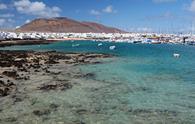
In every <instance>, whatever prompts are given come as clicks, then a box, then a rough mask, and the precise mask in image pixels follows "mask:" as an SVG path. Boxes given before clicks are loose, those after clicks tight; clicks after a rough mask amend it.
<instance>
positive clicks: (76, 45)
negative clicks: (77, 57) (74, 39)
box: [72, 44, 80, 47]
mask: <svg viewBox="0 0 195 124" xmlns="http://www.w3.org/2000/svg"><path fill="white" fill-rule="evenodd" d="M78 46H80V44H72V47H78Z"/></svg>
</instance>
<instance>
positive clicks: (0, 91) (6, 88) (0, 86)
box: [0, 80, 16, 96]
mask: <svg viewBox="0 0 195 124" xmlns="http://www.w3.org/2000/svg"><path fill="white" fill-rule="evenodd" d="M14 89H16V85H15V84H14V83H13V82H7V83H5V82H4V81H2V80H0V96H7V95H9V94H10V93H11V92H12V91H13V90H14Z"/></svg>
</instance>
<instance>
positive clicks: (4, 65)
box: [0, 51, 113, 123]
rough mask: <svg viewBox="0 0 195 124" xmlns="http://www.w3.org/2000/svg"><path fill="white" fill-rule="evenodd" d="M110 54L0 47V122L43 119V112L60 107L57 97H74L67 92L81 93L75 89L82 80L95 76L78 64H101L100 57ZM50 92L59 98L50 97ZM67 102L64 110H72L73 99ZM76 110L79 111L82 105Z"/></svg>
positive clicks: (52, 111)
mask: <svg viewBox="0 0 195 124" xmlns="http://www.w3.org/2000/svg"><path fill="white" fill-rule="evenodd" d="M112 57H113V56H112V55H108V54H95V53H61V52H55V51H50V52H34V51H0V123H18V122H24V123H29V121H30V120H36V119H37V118H39V119H40V120H36V121H37V122H40V123H43V121H42V119H44V117H45V116H48V115H49V114H52V113H55V112H57V111H60V110H61V107H62V105H63V104H60V101H63V100H61V99H60V98H62V97H63V98H66V99H67V100H65V101H66V102H68V99H70V100H73V99H74V98H73V99H72V98H71V97H70V96H69V95H71V94H72V93H71V92H75V91H77V92H78V93H79V94H81V93H80V92H79V91H78V90H77V88H79V89H81V88H82V86H83V83H82V82H81V80H88V79H89V80H92V79H94V78H95V76H96V75H95V74H94V73H83V72H81V70H80V69H79V67H78V66H80V65H88V64H101V63H102V61H101V60H102V59H106V58H112ZM85 84H86V83H85ZM88 85H90V84H88ZM56 95H57V96H56ZM66 95H67V96H66ZM51 96H52V97H54V96H56V97H54V98H55V99H57V98H58V99H57V100H54V101H52V99H53V98H52V99H51V100H50V97H51ZM83 98H84V97H83ZM47 100H49V102H46V103H44V101H47ZM65 101H64V102H65ZM40 103H41V104H40ZM64 104H65V103H64ZM65 105H66V104H65ZM68 105H69V104H68ZM68 105H67V106H66V107H65V108H66V110H67V109H70V110H72V109H73V107H74V102H73V103H72V106H73V107H70V106H68ZM70 105H71V104H70ZM19 108H20V112H18V109H19ZM10 111H11V113H10ZM67 111H68V110H67ZM75 111H76V112H77V113H79V112H80V111H81V108H80V107H78V108H77V109H75ZM13 113H15V114H13ZM23 113H25V115H23ZM76 121H78V122H79V120H76Z"/></svg>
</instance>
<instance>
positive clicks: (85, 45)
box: [0, 41, 195, 124]
mask: <svg viewBox="0 0 195 124" xmlns="http://www.w3.org/2000/svg"><path fill="white" fill-rule="evenodd" d="M99 43H102V46H98V44H99ZM110 46H116V48H115V49H114V50H110V49H109V47H110ZM0 50H35V51H54V50H55V51H59V52H84V53H85V52H92V53H106V54H112V55H114V56H115V57H114V58H112V59H109V60H106V61H105V62H104V63H102V64H91V65H79V66H77V68H79V69H80V70H81V71H82V72H83V73H94V74H95V78H94V79H83V80H82V82H86V83H87V84H91V86H88V87H85V90H86V91H85V92H86V94H87V95H84V93H83V95H81V96H79V98H77V101H74V100H72V101H74V102H78V104H79V102H80V103H82V105H83V104H85V105H86V106H85V105H84V108H86V109H89V110H93V111H94V110H96V113H95V112H94V113H93V112H91V113H90V114H84V115H77V118H79V119H80V120H84V122H85V123H89V124H93V123H94V124H131V123H132V124H134V123H136V124H140V123H144V124H147V123H149V124H151V123H155V124H156V123H162V124H167V123H170V124H171V123H181V124H184V123H185V124H194V123H195V47H194V46H185V45H174V44H129V43H114V42H94V41H64V42H56V43H53V44H47V45H27V46H10V47H4V48H0ZM174 53H178V54H180V57H179V58H175V57H173V54H174ZM78 91H80V90H78ZM73 94H74V93H73ZM75 94H76V93H75ZM62 97H63V96H60V98H62ZM72 99H74V98H72ZM64 100H65V101H66V99H64ZM70 101H71V98H70ZM62 104H63V103H62ZM59 116H60V114H59ZM68 116H70V117H68ZM72 116H73V115H72V114H71V115H69V114H68V113H66V117H67V118H68V119H69V120H71V117H72ZM67 118H66V119H67Z"/></svg>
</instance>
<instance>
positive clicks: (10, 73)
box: [2, 70, 19, 79]
mask: <svg viewBox="0 0 195 124" xmlns="http://www.w3.org/2000/svg"><path fill="white" fill-rule="evenodd" d="M2 74H3V75H5V76H7V77H11V78H14V79H16V78H17V77H19V75H18V74H17V72H16V71H15V70H13V71H4V72H3V73H2Z"/></svg>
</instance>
